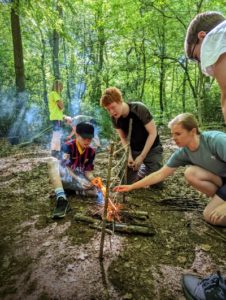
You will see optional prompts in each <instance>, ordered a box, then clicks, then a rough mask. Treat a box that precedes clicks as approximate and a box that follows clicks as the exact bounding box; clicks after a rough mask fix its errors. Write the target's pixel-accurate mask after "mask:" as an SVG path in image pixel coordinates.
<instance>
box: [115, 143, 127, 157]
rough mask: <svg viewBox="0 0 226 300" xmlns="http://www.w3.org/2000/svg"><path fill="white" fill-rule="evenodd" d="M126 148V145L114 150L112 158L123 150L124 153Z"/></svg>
mask: <svg viewBox="0 0 226 300" xmlns="http://www.w3.org/2000/svg"><path fill="white" fill-rule="evenodd" d="M127 147H128V145H126V146H122V147H121V148H119V149H118V150H116V151H115V152H114V153H113V156H115V155H116V154H117V153H119V152H121V151H122V150H124V151H125V152H126V150H127Z"/></svg>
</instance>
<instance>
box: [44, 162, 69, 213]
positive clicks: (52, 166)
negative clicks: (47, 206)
mask: <svg viewBox="0 0 226 300" xmlns="http://www.w3.org/2000/svg"><path fill="white" fill-rule="evenodd" d="M48 168H49V177H50V180H51V182H52V185H53V187H54V190H55V194H56V198H57V201H56V207H55V209H54V212H53V216H52V218H53V219H58V218H63V217H65V215H66V213H67V212H68V211H69V210H70V206H69V203H68V201H67V199H66V195H65V192H64V189H63V185H62V181H61V178H60V171H59V162H58V160H57V159H56V158H50V160H49V161H48Z"/></svg>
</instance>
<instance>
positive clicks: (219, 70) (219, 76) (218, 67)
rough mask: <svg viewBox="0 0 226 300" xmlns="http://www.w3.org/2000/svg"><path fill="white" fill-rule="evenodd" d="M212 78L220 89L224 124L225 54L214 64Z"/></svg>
mask: <svg viewBox="0 0 226 300" xmlns="http://www.w3.org/2000/svg"><path fill="white" fill-rule="evenodd" d="M214 77H215V78H216V80H217V82H218V84H219V87H220V89H221V108H222V112H223V115H224V122H225V123H226V53H224V54H222V55H221V56H220V58H219V59H218V61H217V62H216V63H215V64H214Z"/></svg>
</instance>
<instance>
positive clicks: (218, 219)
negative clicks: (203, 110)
mask: <svg viewBox="0 0 226 300" xmlns="http://www.w3.org/2000/svg"><path fill="white" fill-rule="evenodd" d="M169 128H170V129H171V133H172V136H173V139H174V141H175V142H176V144H177V146H178V147H179V148H180V149H178V150H177V151H176V152H175V153H174V154H173V155H172V156H171V157H170V158H169V160H168V161H167V163H166V165H165V166H163V167H162V168H161V169H160V170H159V171H157V172H155V173H152V174H150V175H149V176H147V177H146V178H144V179H143V180H141V181H139V182H136V183H133V184H132V185H121V186H118V187H115V189H114V190H115V191H118V192H129V191H131V190H134V189H139V188H141V187H145V186H148V185H153V184H156V183H158V182H161V181H163V180H164V179H165V178H167V177H168V176H170V175H172V174H173V173H174V172H175V171H176V169H177V168H178V167H180V166H187V165H190V166H189V167H187V169H186V170H185V173H184V175H185V178H186V180H187V182H188V183H189V184H190V185H191V186H193V187H194V188H195V189H197V190H198V191H200V192H202V193H204V194H206V195H207V196H209V197H211V198H212V199H211V201H210V202H209V203H208V205H207V206H206V208H205V210H204V212H203V214H204V218H205V220H206V221H207V222H208V223H210V224H213V225H219V226H226V134H225V133H223V132H220V131H206V132H202V133H200V131H199V129H198V123H197V121H196V119H195V118H194V116H193V115H192V114H189V113H184V114H180V115H178V116H177V117H175V118H174V119H173V120H172V121H171V122H170V123H169Z"/></svg>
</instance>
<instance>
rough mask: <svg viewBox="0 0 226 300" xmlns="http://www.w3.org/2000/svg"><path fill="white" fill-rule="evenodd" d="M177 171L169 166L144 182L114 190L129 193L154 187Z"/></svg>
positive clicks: (143, 180) (149, 176)
mask: <svg viewBox="0 0 226 300" xmlns="http://www.w3.org/2000/svg"><path fill="white" fill-rule="evenodd" d="M175 171H176V168H170V167H168V166H163V167H162V168H161V169H160V170H158V171H156V172H154V173H151V174H150V175H148V176H146V177H144V178H143V179H142V180H139V181H136V182H135V183H133V184H131V185H119V186H116V187H115V188H114V189H113V190H114V191H115V192H129V191H132V190H136V189H140V188H142V187H145V186H148V185H153V184H156V183H159V182H161V181H163V180H164V179H165V178H166V177H168V176H170V175H172V174H173V173H174V172H175Z"/></svg>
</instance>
